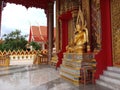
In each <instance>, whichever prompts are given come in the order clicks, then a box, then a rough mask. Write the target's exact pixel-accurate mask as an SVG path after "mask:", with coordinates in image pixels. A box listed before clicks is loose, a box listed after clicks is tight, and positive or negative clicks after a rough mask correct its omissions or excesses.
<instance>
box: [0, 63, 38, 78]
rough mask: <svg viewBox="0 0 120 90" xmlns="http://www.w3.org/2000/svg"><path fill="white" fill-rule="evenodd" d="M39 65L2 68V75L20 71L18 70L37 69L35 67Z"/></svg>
mask: <svg viewBox="0 0 120 90" xmlns="http://www.w3.org/2000/svg"><path fill="white" fill-rule="evenodd" d="M38 68H39V67H38V66H34V65H33V66H20V67H16V68H15V67H14V69H13V68H10V69H5V70H2V71H0V76H4V75H10V74H13V73H18V72H25V71H31V70H35V69H38Z"/></svg>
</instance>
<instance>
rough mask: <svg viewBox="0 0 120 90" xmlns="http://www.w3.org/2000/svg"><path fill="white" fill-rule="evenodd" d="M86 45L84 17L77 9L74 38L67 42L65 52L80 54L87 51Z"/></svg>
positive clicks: (86, 34)
mask: <svg viewBox="0 0 120 90" xmlns="http://www.w3.org/2000/svg"><path fill="white" fill-rule="evenodd" d="M87 44H88V29H87V28H86V22H84V16H83V13H82V11H81V9H79V11H78V17H77V22H76V27H75V32H74V38H73V39H72V40H71V41H70V42H69V44H68V46H67V47H66V51H67V52H69V53H82V52H85V50H87V47H88V46H87Z"/></svg>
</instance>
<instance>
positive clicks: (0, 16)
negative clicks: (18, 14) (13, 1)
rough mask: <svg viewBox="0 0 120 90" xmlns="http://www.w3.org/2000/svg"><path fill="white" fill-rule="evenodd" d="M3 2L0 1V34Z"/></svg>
mask: <svg viewBox="0 0 120 90" xmlns="http://www.w3.org/2000/svg"><path fill="white" fill-rule="evenodd" d="M2 3H3V1H2V0H0V33H1V20H2V19H1V18H2V7H3V4H2Z"/></svg>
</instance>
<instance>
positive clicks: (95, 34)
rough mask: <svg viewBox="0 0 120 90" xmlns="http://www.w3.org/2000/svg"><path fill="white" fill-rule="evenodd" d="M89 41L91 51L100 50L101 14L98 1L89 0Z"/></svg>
mask: <svg viewBox="0 0 120 90" xmlns="http://www.w3.org/2000/svg"><path fill="white" fill-rule="evenodd" d="M90 3H91V40H92V43H91V44H92V50H95V49H96V50H100V49H101V40H102V35H101V14H100V0H91V2H90Z"/></svg>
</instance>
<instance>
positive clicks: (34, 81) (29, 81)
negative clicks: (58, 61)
mask: <svg viewBox="0 0 120 90" xmlns="http://www.w3.org/2000/svg"><path fill="white" fill-rule="evenodd" d="M36 67H37V68H35V69H29V68H32V66H31V67H30V66H29V67H24V68H25V69H26V68H27V69H28V70H23V71H21V69H20V71H19V68H18V71H17V72H15V73H13V72H12V73H8V75H6V74H5V75H0V90H110V89H108V88H105V87H101V86H98V85H92V84H89V85H85V86H84V85H82V84H81V85H80V86H74V85H72V84H71V83H69V82H68V81H65V80H63V79H61V78H60V76H59V71H56V70H55V69H54V68H52V67H50V66H46V65H41V66H36ZM13 70H14V69H13ZM1 71H3V70H2V69H0V74H1ZM4 71H6V72H7V71H8V72H9V71H10V70H4ZM11 71H12V70H11Z"/></svg>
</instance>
